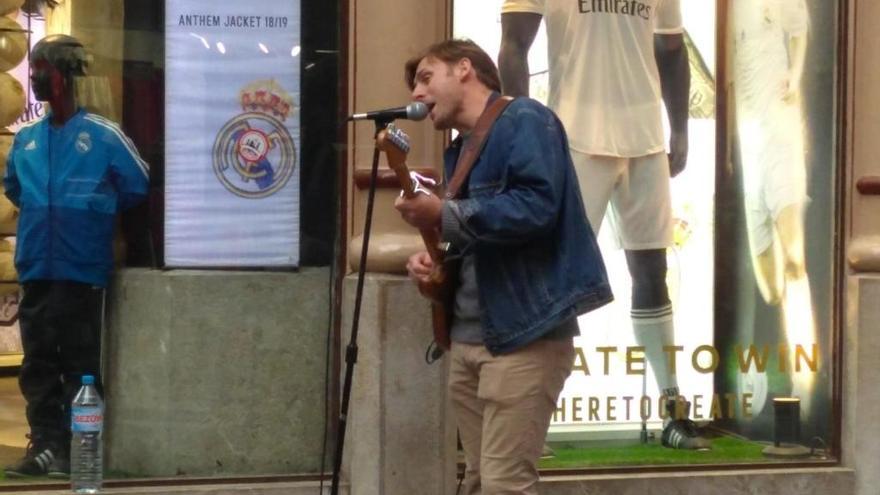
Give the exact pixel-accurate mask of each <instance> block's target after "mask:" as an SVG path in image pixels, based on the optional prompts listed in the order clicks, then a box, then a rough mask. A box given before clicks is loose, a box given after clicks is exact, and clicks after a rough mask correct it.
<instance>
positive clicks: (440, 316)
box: [428, 96, 513, 363]
mask: <svg viewBox="0 0 880 495" xmlns="http://www.w3.org/2000/svg"><path fill="white" fill-rule="evenodd" d="M511 101H513V98H511V97H510V96H501V97H498V98H496V99H495V101H493V102H492V103H491V104H490V105H489V106H488V108H486V110H484V111H483V113H482V114H480V117H479V118H478V119H477V124H476V125H475V126H474V130H473V131H472V132H471V135H470V137H468V139H465V140H464V144H463V145H462V150H461V153H459V155H458V161H457V162H456V164H455V171H454V172H453V173H452V178H451V179H450V180H449V183H448V185H447V188H446V194H445V195H444V196H445V198H446V199H454V198H457V197H458V196H459V194H460V193H461V188H462V185H464V183H465V182H466V181H467V178H468V175H470V172H471V169H472V168H473V166H474V163H476V161H477V158H479V156H480V153H482V151H483V146H485V144H486V138H487V137H488V136H489V131H490V130H491V129H492V125H493V124H494V123H495V120H497V119H498V116H499V115H501V113H502V112H504V109H505V108H507V105H508V104H510V102H511ZM443 265H444V268H445V274H446V280H445V284H444V286H445V287H446V288H447V289H452V288H454V287H456V286H457V285H458V275H459V273H458V272H459V270H460V267H461V260H460V259H455V260H449V259H446V260H445V261H444V262H443ZM454 296H455V290H446V291H444V295H443V297H442V299H443V301H442V302H439V303H434V304H432V305H431V319H432V324H433V327H434V342H435V344H436V345H437V347H436V348H435V349H434V351H432V352H431V353H430V357H429V358H428V362H429V363H432V362H434V361H436V360H437V359H439V357H440V356H441V355H442V354H443V351H445V350H448V349H449V346H450V344H451V342H450V339H449V333H450V330H451V325H452V311H453V306H454V302H455V300H454Z"/></svg>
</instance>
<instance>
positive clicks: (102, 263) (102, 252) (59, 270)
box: [3, 110, 149, 287]
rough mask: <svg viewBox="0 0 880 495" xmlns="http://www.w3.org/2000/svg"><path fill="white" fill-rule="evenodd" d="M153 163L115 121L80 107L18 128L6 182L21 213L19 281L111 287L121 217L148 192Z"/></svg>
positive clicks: (11, 196) (17, 247) (10, 194)
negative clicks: (59, 118) (59, 119)
mask: <svg viewBox="0 0 880 495" xmlns="http://www.w3.org/2000/svg"><path fill="white" fill-rule="evenodd" d="M148 179H149V166H148V165H147V163H146V162H145V161H144V160H143V159H141V157H140V155H139V154H138V152H137V150H136V149H135V147H134V144H133V143H132V142H131V140H130V139H129V138H128V137H127V136H125V134H123V133H122V131H121V130H120V129H119V126H117V125H116V124H115V123H113V122H112V121H109V120H107V119H105V118H103V117H100V116H98V115H94V114H90V113H88V112H86V111H85V110H79V111H78V112H77V113H76V114H75V115H74V116H73V117H72V118H71V119H70V120H68V121H67V122H66V123H65V124H64V126H62V127H60V128H55V127H52V125H51V114H50V115H48V116H46V117H44V118H42V119H40V120H37V121H35V122H32V123H30V124H28V125H27V126H25V127H23V128H22V129H20V130H19V131H18V133H17V134H16V136H15V141H14V142H13V145H12V149H11V150H10V152H9V159H8V163H7V169H6V176H5V177H4V179H3V184H4V186H5V187H6V197H8V198H9V200H10V201H12V202H13V203H14V204H15V205H16V206H18V207H19V209H20V215H19V219H18V232H17V237H16V248H15V267H16V269H17V270H18V277H19V280H20V281H21V282H27V281H31V280H73V281H77V282H83V283H88V284H93V285H97V286H101V287H103V286H106V285H107V280H108V279H109V277H110V272H111V271H112V269H113V251H112V241H113V227H114V223H115V216H116V213H117V212H119V211H121V210H124V209H126V208H129V207H131V206H134V205H135V204H137V203H138V202H140V201H142V200H143V199H144V198H145V197H146V194H147V186H148Z"/></svg>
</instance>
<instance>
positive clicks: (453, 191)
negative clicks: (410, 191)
mask: <svg viewBox="0 0 880 495" xmlns="http://www.w3.org/2000/svg"><path fill="white" fill-rule="evenodd" d="M512 101H513V98H512V97H510V96H500V97H498V98H496V99H495V101H493V102H492V104H490V105H489V107H488V108H486V110H484V111H483V113H482V114H480V118H478V119H477V125H475V126H474V130H473V131H472V132H471V135H470V137H469V138H468V139H465V140H464V144H463V145H462V149H461V153H459V155H458V161H457V162H456V164H455V171H454V172H453V173H452V178H451V179H449V185H448V186H447V187H446V195H445V197H446V199H454V198H457V197H458V195H459V193H460V192H461V186H462V185H464V183H465V181H467V178H468V175H470V173H471V169H472V168H473V167H474V163H476V161H477V158H479V157H480V153H482V152H483V146H485V145H486V137H488V136H489V131H490V130H492V124H494V123H495V120H496V119H497V118H498V116H499V115H501V113H502V112H504V109H505V108H507V105H508V104H510V102H512Z"/></svg>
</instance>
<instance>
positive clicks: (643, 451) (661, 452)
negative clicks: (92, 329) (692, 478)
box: [539, 437, 779, 469]
mask: <svg viewBox="0 0 880 495" xmlns="http://www.w3.org/2000/svg"><path fill="white" fill-rule="evenodd" d="M550 446H551V447H552V448H553V450H554V451H555V453H556V456H555V457H552V458H549V459H541V462H540V464H539V467H540V468H542V469H556V468H590V467H619V466H666V465H670V464H741V463H754V462H779V461H776V460H773V459H770V458H768V457H766V456H764V455H763V454H762V453H761V451H762V450H763V449H764V447H766V446H767V444H766V443H758V442H752V441H748V440H740V439H737V438H732V437H719V438H714V439H713V440H712V450H710V451H706V452H695V451H688V450H673V449H667V448H665V447H663V446H661V445H660V442H659V441H657V440H652V441H650V442H648V443H646V444H642V443H639V442H638V441H635V442H633V441H619V442H579V443H576V444H573V443H555V444H551V445H550Z"/></svg>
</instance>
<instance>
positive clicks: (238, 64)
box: [0, 0, 343, 484]
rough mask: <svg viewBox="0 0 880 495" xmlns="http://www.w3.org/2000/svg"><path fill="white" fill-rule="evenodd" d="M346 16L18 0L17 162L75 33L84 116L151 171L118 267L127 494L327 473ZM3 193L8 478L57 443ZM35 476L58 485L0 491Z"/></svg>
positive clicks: (109, 370) (117, 341)
mask: <svg viewBox="0 0 880 495" xmlns="http://www.w3.org/2000/svg"><path fill="white" fill-rule="evenodd" d="M19 7H20V8H19ZM339 8H340V5H339V4H338V3H336V2H300V1H298V0H290V1H285V2H277V1H274V0H271V1H270V0H257V1H252V2H249V3H248V4H247V5H244V4H243V3H241V2H214V1H204V0H184V1H178V0H175V1H173V2H172V1H168V2H141V1H137V0H89V1H88V2H74V1H70V0H61V1H50V0H27V1H16V0H12V1H0V101H2V103H0V120H2V119H5V120H3V121H2V122H0V164H4V165H5V163H6V161H7V160H6V157H7V155H8V153H9V149H10V146H11V144H12V142H13V139H14V137H15V136H16V133H19V132H21V129H22V128H23V126H28V125H31V124H33V123H34V122H35V121H37V120H38V119H40V118H42V117H44V116H45V115H47V113H48V111H49V109H48V106H47V105H46V104H45V103H43V102H39V101H37V99H36V98H35V95H34V88H33V87H32V85H31V83H30V80H29V70H30V69H31V67H30V63H29V58H28V56H27V55H28V49H27V48H28V47H29V46H33V45H34V44H36V43H37V42H38V41H39V40H41V39H43V38H44V36H46V35H51V34H65V35H71V36H73V37H75V38H76V39H77V40H79V41H80V42H81V43H82V45H83V46H84V48H85V53H86V59H87V61H88V67H87V70H86V72H85V74H84V75H82V76H78V77H76V80H75V85H76V88H75V92H76V103H77V105H78V106H80V107H82V108H84V109H85V110H86V111H88V112H90V113H92V114H94V117H90V118H93V119H94V120H95V121H96V122H99V123H100V124H101V126H102V128H107V129H115V130H114V131H113V132H114V135H118V136H123V135H124V138H120V139H119V141H118V142H119V143H121V146H125V147H126V148H127V149H132V150H136V151H137V153H138V154H139V155H140V157H141V158H142V159H143V162H145V163H146V164H148V166H149V172H148V174H149V179H150V184H149V190H148V191H147V194H146V196H147V198H146V200H145V201H143V202H142V203H140V204H139V205H138V206H136V207H134V208H132V209H129V210H127V211H125V212H124V213H122V214H121V215H120V218H119V221H118V222H117V224H118V228H117V229H116V239H115V241H114V255H115V256H114V259H115V265H116V266H115V268H116V276H115V277H114V278H112V279H111V280H110V284H109V289H108V290H107V291H106V293H105V294H104V296H103V299H102V300H101V308H100V312H101V315H103V316H102V318H101V319H100V325H101V330H102V331H103V344H102V347H103V354H104V355H103V363H102V364H103V369H102V370H101V374H102V376H103V392H104V393H105V398H106V404H107V409H106V411H105V416H104V425H105V429H104V433H105V438H104V455H105V457H104V459H105V463H104V464H105V479H107V480H110V482H111V483H112V482H113V481H114V480H119V479H122V478H155V477H160V478H173V477H212V476H217V477H235V476H242V475H296V474H304V473H317V472H319V471H320V469H321V461H322V450H321V449H322V441H323V437H322V435H323V428H321V427H320V426H317V427H316V425H321V424H323V421H324V418H325V410H324V408H323V407H322V405H323V404H325V401H326V399H327V397H326V391H327V390H328V389H329V388H328V386H327V383H326V380H327V379H328V375H327V374H325V372H326V364H327V359H328V355H327V349H328V346H329V342H328V340H327V338H328V334H329V326H330V313H331V311H332V304H331V299H330V294H331V292H332V290H331V287H333V285H334V276H335V271H334V269H333V267H332V265H333V264H334V263H335V261H336V260H335V244H336V242H337V239H336V235H337V231H338V224H339V222H338V211H339V210H338V208H339V201H338V198H339V197H340V196H341V195H340V194H339V192H338V190H337V189H338V184H337V180H338V170H339V168H338V162H339V155H338V152H337V150H338V149H339V147H338V146H336V145H335V144H334V143H335V142H336V141H337V137H338V134H339V129H340V127H339V123H338V122H337V118H338V116H337V112H336V111H335V110H334V109H336V108H337V107H338V106H339V102H340V98H342V97H343V95H341V94H340V92H339V87H340V84H339V70H340V59H339V37H340V36H339V33H340V31H339V30H340V26H339V22H340V21H339V20H340V12H339ZM4 9H5V11H4ZM10 109H13V110H14V111H15V114H14V115H13V114H12V110H10ZM7 113H9V115H7ZM7 117H8V118H7ZM92 138H93V136H91V135H88V136H85V137H84V136H83V135H82V134H80V135H79V136H78V141H77V146H78V148H77V149H78V150H79V151H80V152H86V151H88V150H89V149H90V146H93V145H95V146H96V145H97V144H98V143H95V142H94V141H92V140H91V139H92ZM25 146H30V147H31V148H36V147H37V144H33V145H31V144H30V143H25V144H24V145H23V147H25ZM71 153H73V151H71ZM173 167H178V168H176V169H174V170H172V168H173ZM183 168H186V169H187V170H185V171H183V172H182V173H180V172H181V169H183ZM294 186H295V193H294V191H293V189H292V188H293V187H294ZM181 194H182V195H183V196H185V197H186V200H185V203H186V204H184V205H183V210H182V211H184V212H186V211H188V212H189V213H190V214H193V212H196V211H197V212H198V215H197V216H198V218H200V219H202V220H205V223H203V224H201V225H184V226H183V231H182V234H183V235H182V237H180V236H179V238H180V239H182V243H183V244H182V245H183V246H184V247H187V246H188V247H195V248H196V249H195V250H194V251H192V252H189V253H188V256H189V259H194V260H195V261H196V262H195V263H189V264H187V263H172V262H171V261H170V253H169V251H168V247H169V245H170V244H169V242H168V241H169V235H168V233H169V227H168V226H169V219H170V218H172V217H173V215H172V212H174V211H181V210H179V209H178V210H175V208H178V207H179V206H180V203H179V202H178V203H174V202H173V201H170V200H169V198H171V197H180V195H181ZM175 195H177V196H175ZM273 195H275V197H274V198H275V199H278V201H277V202H276V203H275V204H272V205H268V204H267V202H265V201H263V202H261V200H263V199H266V198H270V199H273V198H272V196H273ZM218 197H219V198H220V200H221V201H220V202H219V203H218V202H215V203H211V201H212V200H213V199H215V198H218ZM279 198H280V199H279ZM3 201H5V198H4V199H3V200H0V423H2V424H0V468H2V467H4V466H11V465H14V464H15V463H16V462H17V461H18V460H19V459H20V458H22V456H25V455H26V454H28V453H30V452H31V451H29V450H28V445H29V440H30V441H32V442H33V443H32V445H38V446H40V447H42V446H44V445H45V444H46V443H45V442H43V443H41V440H40V439H41V438H46V437H45V436H40V435H36V436H34V435H31V438H30V439H29V438H28V437H27V436H26V435H29V434H31V433H32V430H33V428H31V427H30V426H29V424H28V419H27V418H26V414H25V409H26V401H25V399H24V397H23V394H22V391H21V390H20V388H19V380H18V377H19V375H20V374H21V373H22V372H23V371H22V370H24V369H25V368H26V366H21V364H22V343H21V338H20V334H19V328H18V326H19V322H20V318H19V315H18V313H17V308H18V305H19V302H20V301H19V299H20V294H21V288H20V286H19V283H18V279H17V276H16V273H15V268H14V264H13V251H14V249H15V234H16V216H17V213H16V211H15V210H14V209H13V208H12V207H11V205H6V204H4V203H2V202H3ZM235 201H241V202H240V203H235ZM218 205H219V206H218ZM230 205H232V206H230ZM236 205H237V206H236ZM7 206H9V208H7ZM261 206H262V208H261ZM88 208H96V206H95V205H94V204H93V203H89V206H88ZM194 208H195V209H194ZM7 210H9V211H7ZM90 211H91V210H90ZM191 216H192V215H191ZM178 233H180V230H178ZM176 247H177V245H175V248H176ZM217 253H219V255H218V254H217ZM228 253H233V255H232V257H231V258H230V257H228V256H227V258H222V256H224V255H227V254H228ZM236 253H237V254H236ZM212 256H214V257H213V258H212ZM218 256H219V257H218ZM236 256H237V257H236ZM181 266H186V267H190V268H203V270H188V271H182V270H175V269H174V268H179V267H181ZM218 268H222V270H220V269H218ZM267 308H269V310H267ZM266 315H269V316H268V317H267V316H266ZM60 380H61V378H58V381H57V382H56V383H54V384H53V385H52V387H56V388H61V387H62V382H61V381H60ZM65 380H66V378H65ZM67 386H68V387H70V385H67ZM59 407H60V406H59ZM31 426H32V425H31ZM41 431H42V430H41ZM33 480H36V481H38V482H41V483H47V482H50V481H51V480H50V479H48V478H47V477H46V476H39V475H38V476H35V477H33V478H31V477H28V479H25V480H22V479H14V480H13V479H5V477H4V472H3V471H2V470H0V483H13V484H14V483H21V482H22V481H24V482H31V481H33Z"/></svg>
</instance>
